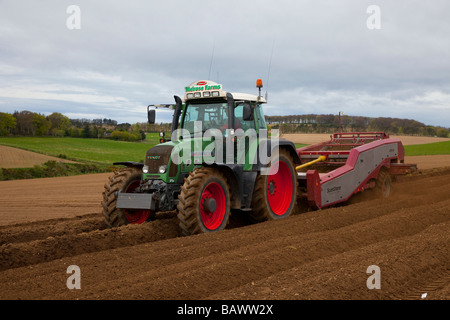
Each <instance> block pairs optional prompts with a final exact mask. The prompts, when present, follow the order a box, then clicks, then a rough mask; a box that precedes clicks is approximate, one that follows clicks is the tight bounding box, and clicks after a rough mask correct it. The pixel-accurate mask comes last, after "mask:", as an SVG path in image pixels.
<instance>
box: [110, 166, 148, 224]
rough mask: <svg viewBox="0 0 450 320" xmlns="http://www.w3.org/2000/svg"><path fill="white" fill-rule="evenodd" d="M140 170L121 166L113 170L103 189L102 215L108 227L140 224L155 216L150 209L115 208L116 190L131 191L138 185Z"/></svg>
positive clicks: (140, 175)
mask: <svg viewBox="0 0 450 320" xmlns="http://www.w3.org/2000/svg"><path fill="white" fill-rule="evenodd" d="M141 177H142V171H141V170H140V169H138V168H122V169H120V170H119V171H116V172H114V175H112V176H111V177H110V178H109V180H108V182H107V183H106V184H105V190H104V191H103V201H102V208H103V215H104V216H105V221H106V224H108V226H110V227H120V226H122V225H126V224H141V223H144V222H145V221H149V220H151V219H153V218H154V217H155V212H153V211H150V210H128V209H119V208H116V204H117V194H118V192H127V193H131V192H133V191H134V190H135V189H136V188H137V187H139V185H140V182H141Z"/></svg>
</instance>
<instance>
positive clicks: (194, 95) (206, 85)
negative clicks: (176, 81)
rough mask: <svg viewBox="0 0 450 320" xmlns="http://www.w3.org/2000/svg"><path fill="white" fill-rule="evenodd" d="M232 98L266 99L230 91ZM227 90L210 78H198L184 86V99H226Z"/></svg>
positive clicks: (256, 100) (259, 100)
mask: <svg viewBox="0 0 450 320" xmlns="http://www.w3.org/2000/svg"><path fill="white" fill-rule="evenodd" d="M231 94H232V95H233V98H234V99H235V100H237V101H239V100H245V101H253V102H261V103H266V100H265V99H264V98H262V97H259V98H258V96H257V95H253V94H248V93H231ZM226 97H227V92H226V91H224V90H223V86H222V85H221V84H218V83H216V82H214V81H211V80H200V81H195V82H193V83H191V84H190V85H189V86H187V87H186V88H185V95H184V101H185V102H186V101H189V100H194V99H195V100H197V99H208V98H224V99H226Z"/></svg>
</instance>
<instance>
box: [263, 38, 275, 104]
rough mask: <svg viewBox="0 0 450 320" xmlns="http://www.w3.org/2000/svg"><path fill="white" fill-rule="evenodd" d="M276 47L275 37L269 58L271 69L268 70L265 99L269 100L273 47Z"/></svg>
mask: <svg viewBox="0 0 450 320" xmlns="http://www.w3.org/2000/svg"><path fill="white" fill-rule="evenodd" d="M274 47H275V39H274V40H273V42H272V51H271V53H270V60H269V70H268V71H267V85H266V94H265V99H266V101H267V99H268V95H269V77H270V68H271V67H272V57H273V48H274Z"/></svg>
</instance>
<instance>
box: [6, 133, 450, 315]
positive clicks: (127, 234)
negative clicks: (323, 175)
mask: <svg viewBox="0 0 450 320" xmlns="http://www.w3.org/2000/svg"><path fill="white" fill-rule="evenodd" d="M321 141H322V140H321ZM411 158H412V157H411ZM433 159H434V160H437V159H439V157H428V158H427V161H429V162H428V164H429V166H431V167H433V168H434V169H430V170H426V169H424V168H420V164H419V168H420V171H419V172H418V173H416V174H414V175H409V176H404V177H401V178H400V179H399V180H398V181H397V182H396V183H395V184H394V191H393V194H392V195H391V197H390V198H388V199H376V198H373V197H372V196H371V194H370V193H362V194H360V195H358V196H355V197H354V198H352V199H351V200H350V201H349V203H347V204H346V205H344V206H338V207H334V208H329V209H324V210H317V211H308V212H305V213H301V214H296V215H294V216H291V217H289V218H286V219H283V220H279V221H271V222H264V223H259V224H250V223H249V222H248V221H247V219H246V218H245V216H244V215H243V214H242V213H233V216H232V220H231V222H230V225H229V227H228V228H227V229H226V230H225V231H221V232H217V233H212V234H201V235H196V236H190V237H183V236H181V234H180V230H179V227H178V225H177V218H176V216H175V213H173V212H167V213H160V214H159V215H158V219H157V220H156V221H153V222H148V223H145V224H143V225H138V226H137V225H128V226H124V227H120V228H113V229H110V228H108V227H107V226H106V225H105V223H104V220H103V216H102V214H101V213H100V212H101V209H100V208H101V207H100V200H101V193H102V191H103V185H104V184H105V182H106V180H107V177H108V176H109V174H94V175H85V176H73V177H61V178H46V179H33V180H17V181H2V182H0V283H1V285H0V288H1V289H0V299H3V300H4V299H13V300H15V299H36V300H40V299H70V300H72V299H73V300H75V299H89V300H91V299H92V300H97V299H108V300H109V299H114V300H115V299H127V300H128V299H131V300H141V299H145V300H166V299H169V300H180V299H181V300H199V299H200V300H208V299H212V300H222V299H225V300H263V299H271V300H277V299H280V300H309V299H333V300H350V299H358V300H365V299H371V300H372V299H374V300H377V299H384V300H400V299H402V300H403V299H414V300H420V299H421V296H422V294H424V293H426V294H427V297H426V299H427V300H429V299H431V300H436V299H444V300H448V299H449V298H450V273H449V269H450V260H449V259H448V257H449V256H450V246H449V243H450V242H449V239H450V238H449V234H450V209H449V208H450V198H449V197H448V195H449V194H450V168H440V169H439V168H437V167H439V166H440V164H442V163H441V162H439V161H437V162H435V163H433V162H432V161H433ZM410 160H411V159H410V158H408V159H407V161H408V162H412V161H410ZM70 265H77V266H79V267H80V270H81V289H80V290H76V289H75V290H69V289H68V288H67V286H66V281H67V279H68V277H69V274H67V268H68V266H70ZM372 265H376V266H378V267H379V268H380V272H381V274H380V275H381V289H374V290H369V289H368V288H367V285H366V282H367V280H368V277H369V276H370V274H368V273H367V269H368V267H369V266H372ZM169 311H170V312H176V310H169Z"/></svg>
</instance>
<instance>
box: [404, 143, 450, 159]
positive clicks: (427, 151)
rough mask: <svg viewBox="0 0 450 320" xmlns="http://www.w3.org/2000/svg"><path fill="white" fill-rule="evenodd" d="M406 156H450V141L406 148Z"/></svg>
mask: <svg viewBox="0 0 450 320" xmlns="http://www.w3.org/2000/svg"><path fill="white" fill-rule="evenodd" d="M405 154H406V155H407V156H433V155H440V154H450V141H443V142H434V143H428V144H416V145H410V146H405Z"/></svg>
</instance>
